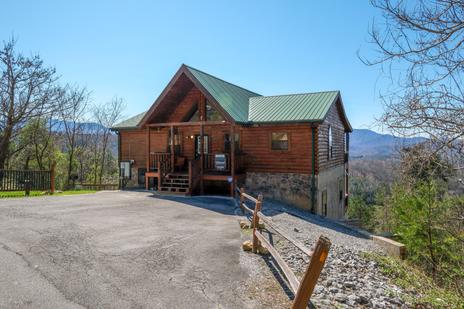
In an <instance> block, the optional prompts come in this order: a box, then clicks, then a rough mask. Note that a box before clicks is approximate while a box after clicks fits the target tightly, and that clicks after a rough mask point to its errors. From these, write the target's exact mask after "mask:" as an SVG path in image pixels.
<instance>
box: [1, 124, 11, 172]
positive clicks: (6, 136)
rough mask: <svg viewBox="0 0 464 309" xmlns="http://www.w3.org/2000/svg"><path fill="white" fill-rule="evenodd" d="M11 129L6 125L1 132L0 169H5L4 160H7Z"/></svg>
mask: <svg viewBox="0 0 464 309" xmlns="http://www.w3.org/2000/svg"><path fill="white" fill-rule="evenodd" d="M11 133H12V127H11V125H7V126H6V128H5V130H3V136H2V139H1V141H0V169H3V168H4V167H5V162H6V159H7V158H8V153H9V148H10V139H11Z"/></svg>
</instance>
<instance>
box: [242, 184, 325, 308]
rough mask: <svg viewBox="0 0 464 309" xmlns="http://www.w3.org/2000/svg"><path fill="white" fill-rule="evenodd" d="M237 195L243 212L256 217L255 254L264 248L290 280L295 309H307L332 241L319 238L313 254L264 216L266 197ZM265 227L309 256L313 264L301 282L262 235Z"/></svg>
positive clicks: (254, 231) (253, 226)
mask: <svg viewBox="0 0 464 309" xmlns="http://www.w3.org/2000/svg"><path fill="white" fill-rule="evenodd" d="M236 191H237V193H238V194H239V197H240V208H241V209H242V211H243V212H248V213H250V214H252V215H253V219H252V228H253V247H252V251H253V253H256V252H257V251H258V248H259V247H260V246H263V247H265V248H266V249H267V250H268V251H269V253H270V254H271V255H272V257H273V258H274V260H275V261H276V263H277V264H278V265H279V268H280V269H281V270H282V272H283V274H284V276H285V278H286V279H287V280H288V283H289V285H290V288H291V289H292V291H293V293H294V294H295V299H294V300H293V305H292V309H303V308H307V306H308V302H309V299H310V298H311V295H312V293H313V291H314V287H315V286H316V283H317V280H318V279H319V276H320V274H321V271H322V268H323V267H324V264H325V261H326V259H327V255H328V253H329V249H330V246H331V243H330V240H329V239H328V238H327V237H325V236H322V235H321V236H320V237H319V239H318V241H317V243H316V246H315V247H314V250H313V251H311V250H309V249H308V248H306V247H305V245H304V244H302V243H301V242H299V241H297V240H295V239H294V238H292V237H291V236H290V235H288V233H286V232H284V231H283V230H282V229H281V228H280V227H278V226H277V225H276V224H275V223H274V222H273V221H272V220H271V218H269V217H267V216H265V215H264V214H263V213H262V212H261V209H262V206H263V196H262V195H259V196H258V198H254V197H253V196H251V195H249V194H246V193H245V190H244V189H243V188H240V189H239V188H236ZM247 200H248V201H251V202H252V203H254V209H251V208H249V207H248V206H247V205H246V203H245V202H246V201H247ZM260 220H261V221H262V222H263V223H265V226H266V229H267V228H271V229H272V230H274V231H275V232H276V233H277V234H279V235H280V236H282V237H283V238H285V239H287V240H288V241H289V242H290V243H292V244H293V245H294V246H295V247H297V248H298V249H299V250H301V251H302V252H303V253H304V254H306V255H307V256H309V257H310V258H311V259H310V262H309V265H308V267H307V269H306V272H305V273H304V275H303V277H302V279H301V281H299V280H298V278H297V277H296V275H295V273H294V272H293V271H292V270H291V269H290V267H289V266H288V264H287V263H286V262H285V261H284V259H283V258H282V257H281V255H280V254H279V252H278V251H277V250H276V249H275V248H274V246H273V245H272V244H271V242H269V241H268V240H267V239H266V237H265V236H264V235H263V234H262V233H261V231H260V229H259V221H260Z"/></svg>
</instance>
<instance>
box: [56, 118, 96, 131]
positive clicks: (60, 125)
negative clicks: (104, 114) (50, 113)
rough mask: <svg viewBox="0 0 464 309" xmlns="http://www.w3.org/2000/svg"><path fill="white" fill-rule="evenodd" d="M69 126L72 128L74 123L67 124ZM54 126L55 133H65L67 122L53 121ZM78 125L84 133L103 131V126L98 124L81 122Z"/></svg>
mask: <svg viewBox="0 0 464 309" xmlns="http://www.w3.org/2000/svg"><path fill="white" fill-rule="evenodd" d="M66 123H67V124H68V127H72V126H73V123H72V122H66ZM52 125H53V131H54V132H64V131H65V122H64V121H62V120H53V119H52ZM78 125H80V126H81V128H82V130H83V131H84V132H88V133H89V132H95V131H98V130H101V129H103V126H102V125H100V124H98V123H96V122H81V123H78Z"/></svg>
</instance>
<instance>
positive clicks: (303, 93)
mask: <svg viewBox="0 0 464 309" xmlns="http://www.w3.org/2000/svg"><path fill="white" fill-rule="evenodd" d="M327 92H338V93H339V92H340V90H328V91H315V92H299V93H287V94H273V95H260V96H256V97H250V99H252V98H272V97H286V96H293V95H305V94H318V93H327Z"/></svg>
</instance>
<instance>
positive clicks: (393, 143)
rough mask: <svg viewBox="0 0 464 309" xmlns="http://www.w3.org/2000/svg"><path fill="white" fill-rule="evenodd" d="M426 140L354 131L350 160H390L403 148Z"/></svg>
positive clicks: (368, 131) (351, 140)
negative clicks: (389, 158)
mask: <svg viewBox="0 0 464 309" xmlns="http://www.w3.org/2000/svg"><path fill="white" fill-rule="evenodd" d="M426 140H427V139H426V138H424V137H411V138H405V137H395V136H393V135H390V134H380V133H377V132H374V131H372V130H368V129H354V130H353V133H351V134H350V158H351V159H356V158H361V157H362V158H388V157H392V156H395V155H396V154H397V153H398V150H400V149H401V148H402V147H405V146H411V145H415V144H418V143H422V142H424V141H426Z"/></svg>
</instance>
